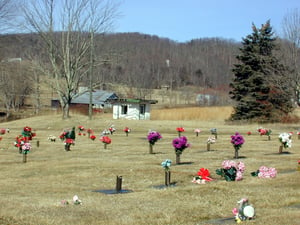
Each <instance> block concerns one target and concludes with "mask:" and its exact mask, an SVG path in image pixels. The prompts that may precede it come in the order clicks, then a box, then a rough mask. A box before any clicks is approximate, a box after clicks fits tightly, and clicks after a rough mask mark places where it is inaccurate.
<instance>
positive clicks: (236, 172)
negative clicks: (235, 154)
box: [216, 160, 245, 181]
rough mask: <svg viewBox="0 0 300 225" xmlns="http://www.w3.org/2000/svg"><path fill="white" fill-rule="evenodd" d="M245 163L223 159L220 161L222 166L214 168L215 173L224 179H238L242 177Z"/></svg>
mask: <svg viewBox="0 0 300 225" xmlns="http://www.w3.org/2000/svg"><path fill="white" fill-rule="evenodd" d="M244 171H245V164H244V163H243V162H237V163H236V162H235V161H232V160H225V161H223V162H222V168H220V169H217V170H216V174H217V175H220V176H221V177H224V179H225V180H226V181H240V180H242V179H243V173H244Z"/></svg>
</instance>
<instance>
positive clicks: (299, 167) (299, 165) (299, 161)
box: [298, 159, 300, 171]
mask: <svg viewBox="0 0 300 225" xmlns="http://www.w3.org/2000/svg"><path fill="white" fill-rule="evenodd" d="M298 171H300V159H299V160H298Z"/></svg>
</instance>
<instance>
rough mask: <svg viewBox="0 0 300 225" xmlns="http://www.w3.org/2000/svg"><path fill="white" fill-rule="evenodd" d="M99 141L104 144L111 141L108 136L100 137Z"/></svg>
mask: <svg viewBox="0 0 300 225" xmlns="http://www.w3.org/2000/svg"><path fill="white" fill-rule="evenodd" d="M100 141H102V142H103V143H104V144H110V143H111V139H110V138H109V137H108V136H103V137H101V138H100Z"/></svg>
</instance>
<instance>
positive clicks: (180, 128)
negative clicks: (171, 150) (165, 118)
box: [176, 127, 185, 137]
mask: <svg viewBox="0 0 300 225" xmlns="http://www.w3.org/2000/svg"><path fill="white" fill-rule="evenodd" d="M176 130H177V133H178V137H180V136H181V133H182V132H184V131H185V130H184V128H183V127H177V128H176Z"/></svg>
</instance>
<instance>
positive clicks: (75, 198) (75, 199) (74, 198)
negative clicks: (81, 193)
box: [73, 195, 82, 205]
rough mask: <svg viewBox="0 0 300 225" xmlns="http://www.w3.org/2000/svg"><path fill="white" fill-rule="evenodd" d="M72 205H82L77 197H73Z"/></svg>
mask: <svg viewBox="0 0 300 225" xmlns="http://www.w3.org/2000/svg"><path fill="white" fill-rule="evenodd" d="M73 204H74V205H82V201H81V200H80V199H79V197H78V196H77V195H74V196H73Z"/></svg>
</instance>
